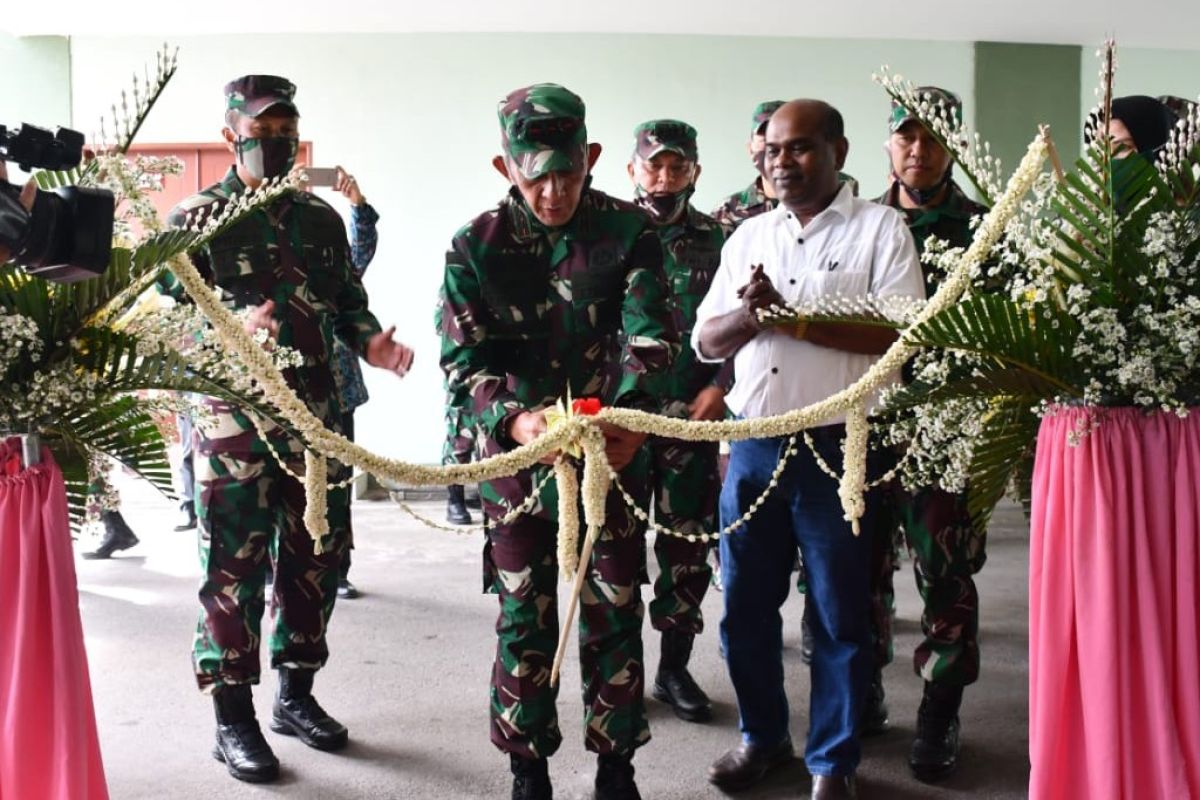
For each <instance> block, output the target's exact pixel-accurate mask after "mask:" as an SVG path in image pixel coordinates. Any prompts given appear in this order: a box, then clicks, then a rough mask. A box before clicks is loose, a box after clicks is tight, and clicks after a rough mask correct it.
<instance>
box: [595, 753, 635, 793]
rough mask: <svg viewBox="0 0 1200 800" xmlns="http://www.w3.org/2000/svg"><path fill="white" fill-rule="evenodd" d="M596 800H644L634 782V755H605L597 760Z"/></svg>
mask: <svg viewBox="0 0 1200 800" xmlns="http://www.w3.org/2000/svg"><path fill="white" fill-rule="evenodd" d="M596 800H642V795H641V793H640V792H638V788H637V784H636V783H634V782H633V754H632V753H630V754H629V755H620V754H619V753H604V754H602V755H601V756H600V757H599V758H598V759H597V767H596Z"/></svg>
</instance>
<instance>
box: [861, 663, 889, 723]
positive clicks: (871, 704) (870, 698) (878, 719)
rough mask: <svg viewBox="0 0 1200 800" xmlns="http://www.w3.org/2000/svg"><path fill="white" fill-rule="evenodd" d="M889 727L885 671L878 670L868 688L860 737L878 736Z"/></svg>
mask: <svg viewBox="0 0 1200 800" xmlns="http://www.w3.org/2000/svg"><path fill="white" fill-rule="evenodd" d="M887 727H888V707H887V701H886V696H885V694H884V691H883V670H881V669H879V668H876V669H875V674H874V675H872V676H871V685H870V687H868V688H867V698H866V702H864V703H863V710H862V716H860V717H859V718H858V735H859V736H878V735H879V734H881V733H883V732H885V731H886V730H887Z"/></svg>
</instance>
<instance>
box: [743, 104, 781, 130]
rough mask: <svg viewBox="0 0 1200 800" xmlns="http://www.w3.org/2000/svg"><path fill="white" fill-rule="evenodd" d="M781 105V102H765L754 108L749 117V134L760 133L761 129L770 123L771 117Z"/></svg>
mask: <svg viewBox="0 0 1200 800" xmlns="http://www.w3.org/2000/svg"><path fill="white" fill-rule="evenodd" d="M781 105H783V101H782V100H766V101H764V102H762V103H759V104H758V105H756V106H755V107H754V114H753V115H752V116H751V117H750V133H752V134H754V133H762V129H763V128H764V127H766V125H767V123H768V122H770V121H771V115H772V114H774V113H775V112H776V111H778V110H779V107H780V106H781Z"/></svg>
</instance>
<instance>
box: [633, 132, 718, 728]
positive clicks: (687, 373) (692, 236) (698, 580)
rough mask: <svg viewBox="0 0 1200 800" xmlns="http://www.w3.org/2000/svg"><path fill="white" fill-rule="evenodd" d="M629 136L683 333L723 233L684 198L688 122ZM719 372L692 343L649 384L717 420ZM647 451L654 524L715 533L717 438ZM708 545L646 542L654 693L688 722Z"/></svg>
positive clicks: (701, 714)
mask: <svg viewBox="0 0 1200 800" xmlns="http://www.w3.org/2000/svg"><path fill="white" fill-rule="evenodd" d="M634 139H635V144H634V151H633V157H632V159H631V160H630V162H629V167H628V169H629V177H630V179H631V180H632V181H633V184H634V193H635V200H634V203H636V204H637V205H638V206H639V207H641V208H642V209H644V210H645V211H646V213H647V214H649V215H650V219H651V221H652V222H653V223H654V226H655V228H656V230H657V231H658V236H659V239H661V240H662V243H663V250H664V259H665V261H664V263H665V266H666V270H665V272H666V279H667V286H668V289H669V290H670V300H671V313H672V316H673V318H674V323H675V327H676V329H677V330H678V331H679V336H680V338H681V339H683V338H685V337H687V336H690V335H691V331H692V325H693V324H694V323H695V321H696V307H697V306H699V305H700V301H701V300H703V299H704V295H705V293H707V292H708V287H709V284H711V283H712V278H713V273H715V272H716V269H717V265H718V264H720V262H721V246H722V245H724V244H725V236H726V230H725V229H724V228H723V227H722V226H721V225H719V224H718V223H717V222H716V220H714V219H713V218H712V217H709V216H706V215H705V214H702V213H700V212H699V211H697V210H696V209H695V208H694V207H693V206H692V204H691V202H690V199H691V196H692V194H693V193H694V192H695V191H696V179H697V178H698V177H699V175H700V164H699V163H698V153H697V148H696V129H695V128H693V127H692V126H691V125H688V124H687V123H685V122H679V121H678V120H670V119H660V120H652V121H650V122H645V123H642V124H641V125H639V126H638V127H637V128H636V129H635V130H634ZM719 371H720V365H714V364H706V363H703V362H700V361H697V360H696V357H695V354H694V353H693V352H692V350H691V348H684V349H683V350H681V352H680V354H679V357H678V358H677V359H676V360H675V363H674V364H673V365H672V367H671V370H670V371H669V372H668V373H666V374H665V375H663V376H660V378H659V379H658V380H657V381H656V383H657V384H658V387H657V394H658V396H659V398H660V399H661V401H662V402H663V413H664V414H667V415H668V416H674V417H680V418H682V419H697V420H716V419H722V418H723V417H724V415H725V389H724V387H723V386H722V384H721V381H720V378H719V375H718V373H719ZM647 448H648V450H649V458H650V480H649V482H648V483H649V488H650V491H651V492H653V495H654V516H655V520H656V521H657V522H658V523H659V524H661V525H665V526H666V527H668V528H672V529H674V530H677V531H681V532H684V533H700V532H705V531H711V530H714V529H715V527H716V518H717V497H718V495H719V494H720V490H721V481H720V476H719V475H718V473H717V443H716V442H685V441H681V440H676V439H663V438H660V437H651V439H650V440H649V442H648V443H647ZM708 551H709V543H708V542H689V541H687V540H686V539H681V538H679V537H676V536H667V535H661V534H660V535H658V536H656V537H655V540H654V554H655V556H656V558H657V560H658V567H659V573H658V580H657V581H656V582H655V584H654V600H653V601H652V602H651V603H650V622H651V624H652V625H653V626H654V628H655V630H658V631H661V632H662V657H661V659H660V660H659V664H658V672H657V674H656V676H655V680H654V690H653V693H654V697H655V698H657V699H659V700H661V701H663V702H664V703H668V704H670V705H671V706H672V708H673V709H674V711H675V714H676V716H678V717H680V718H681V719H685V720H688V721H692V722H699V721H706V720H708V719H710V718H711V717H712V704H711V703H710V702H709V699H708V697H707V696H706V695H705V694H704V692H703V690H701V689H700V687H699V686H697V685H696V682H695V680H693V678H692V676H691V674H690V673H689V672H688V669H687V665H688V660H689V657H690V656H691V651H692V643H693V641H694V639H695V637H696V634H698V633H700V632H701V631H702V630H703V629H704V618H703V616H702V615H701V612H700V604H701V603H702V602H703V600H704V595H705V593H706V592H707V591H708V585H709V581H710V579H711V577H712V567H710V566H709V564H708Z"/></svg>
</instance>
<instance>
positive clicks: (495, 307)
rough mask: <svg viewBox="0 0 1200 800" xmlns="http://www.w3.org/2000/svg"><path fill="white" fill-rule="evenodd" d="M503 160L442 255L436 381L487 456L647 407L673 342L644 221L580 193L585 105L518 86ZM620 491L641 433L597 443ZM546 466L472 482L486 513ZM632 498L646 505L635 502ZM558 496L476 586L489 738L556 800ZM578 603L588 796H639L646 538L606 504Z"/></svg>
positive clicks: (636, 472)
mask: <svg viewBox="0 0 1200 800" xmlns="http://www.w3.org/2000/svg"><path fill="white" fill-rule="evenodd" d="M498 115H499V119H500V128H501V134H502V136H501V142H502V146H503V153H504V154H503V155H500V156H496V157H495V159H493V162H492V163H493V166H494V167H495V168H496V169H497V170H498V171H499V172H500V173H501V174H502V175H504V176H505V177H506V178H507V179H508V180H509V181H510V182H511V183H512V189H511V191H510V192H509V194H508V196H507V197H505V198H504V199H503V200H502V201H501V202H500V204H499V206H498V207H497V208H494V209H492V210H490V211H487V212H485V213H483V214H482V215H480V216H478V217H476V218H475V219H474V220H473V221H471V222H470V223H468V224H467V225H466V226H465V227H464V228H462V230H460V231H459V232H458V234H457V235H456V236H455V237H454V241H453V242H452V244H451V247H450V250H449V252H448V253H447V254H446V269H445V278H444V282H443V284H442V289H441V297H442V303H443V304H442V308H441V311H440V313H439V315H438V322H439V327H440V332H441V337H442V358H441V363H442V369H443V370H444V371H445V373H446V380H447V387H448V390H449V395H450V402H451V404H452V405H453V406H454V408H455V409H456V410H457V411H458V412H459V413H460V414H461V415H462V417H463V418H464V419H465V420H468V421H469V422H470V425H471V427H472V428H473V429H474V431H475V435H476V440H477V442H478V449H479V453H480V455H482V456H490V455H494V454H497V453H500V452H503V451H506V450H510V449H512V448H514V447H516V446H517V445H520V444H523V443H525V442H527V441H530V440H531V439H533V438H534V437H536V436H537V435H538V434H539V433H540V432H542V431H544V430H545V428H546V421H545V415H544V412H545V409H546V408H547V407H548V406H550V405H552V404H553V403H554V402H555V401H556V400H557V399H559V398H563V397H566V396H567V395H568V393H569V394H570V395H571V396H572V397H576V398H581V397H588V396H593V397H599V398H601V399H602V401H603V402H604V403H605V404H608V405H616V406H628V407H634V408H640V409H645V410H653V411H656V410H658V407H659V406H658V403H657V401H656V400H655V399H654V397H653V394H652V390H651V388H650V387H649V386H648V383H649V379H650V378H651V377H652V376H653V375H654V374H656V373H661V372H662V371H664V370H665V369H666V368H667V367H668V366H669V364H670V360H671V358H672V356H673V354H674V352H675V351H676V350H677V348H678V339H677V337H676V334H675V331H674V328H673V326H672V325H671V321H670V316H669V313H668V310H667V306H666V296H665V295H666V289H665V286H664V283H663V277H662V266H663V264H662V247H661V245H660V244H659V241H658V237H657V236H656V235H655V233H654V229H653V228H652V227H651V226H650V223H649V220H648V219H647V218H646V215H645V214H644V213H642V212H641V211H639V210H638V209H637V208H635V207H634V206H632V205H630V204H629V203H625V202H622V201H619V200H615V199H613V198H611V197H609V196H607V195H605V194H602V193H600V192H598V191H595V190H593V189H591V188H590V186H589V183H590V180H591V178H590V170H591V166H592V164H593V163H594V162H595V160H596V158H597V157H598V156H599V154H600V146H599V145H597V144H594V143H593V144H589V143H588V142H587V133H586V129H585V126H584V104H583V101H582V100H580V99H579V97H577V96H576V95H574V94H573V93H571V92H570V91H568V90H567V89H564V88H563V87H561V86H558V85H555V84H537V85H534V86H529V87H526V88H523V89H518V90H516V91H514V92H512V93H511V94H509V95H508V96H507V97H506V98H505V99H504V100H502V101H501V102H500V104H499V107H498ZM606 438H607V440H608V448H607V449H608V457H609V460H610V462H611V463H612V464H613V466H614V468H616V469H618V470H620V471H621V472H620V474H621V480H622V482H623V483H624V485H625V487H626V488H627V489H629V490H631V491H632V492H633V493H634V494H635V496H636V495H640V494H643V493H644V489H643V488H642V487H644V483H645V468H644V459H639V458H638V456H639V453H640V450H641V445H642V444H643V442H644V441H645V436H644V435H641V434H632V433H629V432H627V431H621V430H619V429H609V430H607V431H606ZM548 469H549V466H545V465H542V466H536V467H533V468H529V469H525V470H522V471H521V472H519V473H518V474H517V475H515V476H512V477H508V478H501V479H497V480H493V481H487V482H484V483H483V484H482V485H481V487H480V491H481V494H482V496H483V503H484V511H485V513H486V515H487V516H488V517H489V518H491V519H493V520H494V519H497V518H499V517H501V516H502V515H504V514H505V513H506V512H507V511H508V510H510V509H511V508H513V507H514V506H516V505H518V504H519V503H521V502H522V500H523V499H524V498H525V497H526V496H528V495H529V493H530V492H531V491H532V490H533V487H534V485H535V484H536V483H537V482H538V481H539V480H540V479H541V478H542V476H543V475H545V473H546V470H548ZM639 500H644V498H639ZM556 513H557V501H556V499H555V492H554V490H553V489H552V488H549V489H548V490H547V491H545V492H544V493H543V494H542V497H541V504H540V506H539V507H538V508H537V509H535V511H534V512H533V513H530V514H525V515H522V516H520V517H518V518H517V519H516V520H515V521H513V522H511V523H508V524H505V525H499V524H497V525H495V526H493V527H491V528H490V529H489V531H488V538H487V543H486V545H485V550H484V567H485V585H486V587H487V588H488V589H490V591H493V592H495V593H496V594H498V595H499V600H500V614H499V619H498V620H497V623H496V631H497V634H498V642H497V648H496V660H495V665H494V668H493V673H492V687H491V738H492V742H493V743H494V744H495V745H496V746H497V747H498V748H499V749H500V750H502V751H505V752H507V753H509V754H510V762H511V768H512V772H513V776H514V777H513V794H512V796H513V797H514V798H526V799H530V798H549V797H551V796H552V789H551V786H550V780H549V775H548V771H547V761H546V759H547V757H548V756H551V755H553V754H554V752H555V751H556V750H557V749H558V747H559V744H560V743H561V741H562V734H561V733H560V731H559V726H558V719H557V714H556V712H555V696H556V694H557V692H556V690H555V689H554V688H552V687H551V686H550V684H549V676H550V666H551V663H552V661H553V658H554V651H555V647H556V645H557V641H558V612H557V595H558V578H557V573H558V565H557V562H556V550H555V548H556V545H555V538H556V531H557V525H556V518H555V516H556ZM606 514H607V519H606V523H605V526H604V530H603V532H602V534H601V536H600V538H599V539H598V541H597V542H596V545H595V551H594V554H593V556H592V563H591V564H583V565H581V567H580V568H581V569H584V570H587V579H586V582H585V584H584V588H583V594H582V597H581V619H580V647H579V651H580V652H579V659H580V666H581V668H582V672H583V700H584V729H585V744H586V746H587V748H588V749H589V750H592V751H594V752H596V753H597V754H598V756H599V758H598V761H599V768H598V770H597V773H596V797H597V798H601V800H613V799H615V798H637V797H639V795H638V791H637V787H636V785H635V783H634V779H633V765H632V756H633V753H634V750H635V749H636V748H638V747H640V746H641V745H643V744H645V743H646V741H647V740H648V739H649V738H650V732H649V729H648V727H647V724H646V715H645V704H644V702H643V693H644V670H643V665H642V638H641V624H642V614H643V609H642V601H641V589H640V582H641V576H642V559H643V552H644V547H645V545H644V536H643V533H644V531H643V527H642V525H641V524H640V523H639V522H638V521H637V520H636V519H635V517H634V516H633V514H632V513H631V512H630V510H629V509H628V508H627V507H626V506H625V504H624V502H622V499H621V497H620V495H619V493H618V492H616V491H615V490H613V491H611V492H610V493H609V495H608V505H607V511H606Z"/></svg>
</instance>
